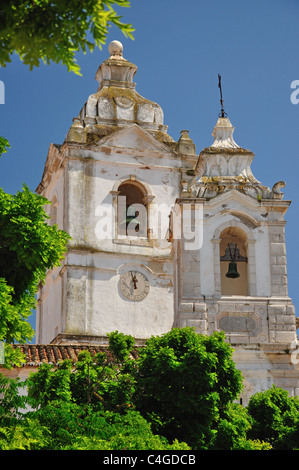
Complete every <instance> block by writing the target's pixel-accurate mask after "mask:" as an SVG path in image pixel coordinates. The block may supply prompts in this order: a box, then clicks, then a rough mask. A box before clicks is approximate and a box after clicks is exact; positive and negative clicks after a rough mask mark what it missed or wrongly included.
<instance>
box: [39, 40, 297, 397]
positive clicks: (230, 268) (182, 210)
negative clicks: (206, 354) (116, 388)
mask: <svg viewBox="0 0 299 470" xmlns="http://www.w3.org/2000/svg"><path fill="white" fill-rule="evenodd" d="M122 49H123V48H122V45H121V44H120V43H119V42H118V41H113V42H112V43H111V44H110V46H109V52H110V57H109V58H108V59H107V60H105V61H104V62H103V63H102V64H101V65H100V67H99V69H98V71H97V74H96V79H97V80H98V82H99V88H98V90H97V92H96V93H94V94H92V95H90V96H89V97H88V99H87V101H86V103H85V104H84V106H83V107H82V110H81V112H80V113H79V116H78V117H76V118H74V119H73V124H72V126H71V127H70V129H69V132H68V134H67V136H66V139H65V141H64V142H63V144H62V145H54V144H52V145H51V146H50V149H49V153H48V157H47V161H46V165H45V170H44V174H43V177H42V181H41V183H40V185H39V187H38V189H37V191H38V192H39V193H40V194H43V195H44V196H45V197H46V198H47V199H49V200H50V201H51V202H52V205H51V206H50V208H49V215H50V216H51V219H50V223H57V225H58V227H59V228H61V229H64V230H65V231H67V232H68V233H69V234H70V235H71V237H72V240H71V242H70V244H69V248H68V253H67V255H66V258H65V260H64V262H63V264H62V266H61V267H59V268H56V269H54V270H53V271H51V272H49V273H48V274H47V277H46V282H45V284H44V285H43V286H41V287H40V290H39V297H38V308H37V328H36V330H37V331H36V333H37V334H36V336H37V342H38V343H44V344H47V343H51V342H52V343H60V344H62V343H63V344H70V343H81V344H82V343H102V342H103V341H104V340H105V338H106V334H107V333H108V332H111V331H114V330H118V331H120V332H123V333H126V334H131V335H133V336H134V337H135V338H136V341H137V342H138V340H139V339H140V340H144V339H145V338H148V337H149V336H151V335H160V334H163V333H165V332H167V331H169V330H170V329H171V328H173V327H184V326H187V325H189V326H192V327H195V328H196V331H197V332H198V333H204V334H212V333H213V332H214V331H217V330H222V331H224V332H225V335H226V338H227V341H229V342H230V343H231V344H232V346H233V348H234V359H235V361H236V363H237V366H238V368H239V369H240V370H241V371H242V373H243V376H244V378H245V385H246V386H245V390H244V394H243V403H244V404H246V403H247V401H248V397H249V396H250V395H251V394H253V393H255V392H256V391H260V390H262V389H266V388H269V387H270V386H271V385H272V384H275V385H277V386H280V387H282V388H284V389H286V390H288V391H289V392H290V393H291V394H293V395H299V373H298V366H297V364H296V362H299V361H298V360H297V356H296V354H297V353H296V351H297V347H298V344H297V343H298V341H297V336H296V317H295V311H294V306H293V304H292V300H291V299H290V298H289V296H288V286H287V268H286V245H285V220H284V215H285V213H286V211H287V209H288V207H289V205H290V202H289V201H285V200H283V194H282V193H281V191H280V190H281V188H282V187H283V186H284V183H283V182H281V181H279V182H278V183H276V184H275V185H274V186H273V188H272V189H270V188H268V187H265V186H263V185H262V184H261V183H260V182H259V181H258V180H257V179H256V178H255V177H254V176H253V174H252V172H251V163H252V160H253V157H254V154H253V153H252V152H251V151H249V150H246V149H244V148H241V147H239V146H238V145H237V144H236V142H235V141H234V138H233V131H234V128H233V126H232V124H231V122H230V120H229V119H228V117H226V115H225V113H224V112H222V113H221V115H220V117H219V119H218V121H217V123H216V126H215V128H214V131H213V137H214V142H213V143H212V145H211V146H210V147H208V148H205V149H204V150H203V151H202V152H201V153H200V154H199V156H196V155H195V146H194V144H193V142H192V140H191V139H190V137H189V135H188V131H185V130H184V131H181V136H180V138H179V140H178V141H177V142H175V141H174V140H173V139H172V138H171V137H170V136H169V135H168V134H167V126H165V125H164V123H163V111H162V109H161V107H160V106H159V105H158V104H156V103H154V102H152V101H149V100H147V99H145V98H143V97H142V96H141V95H140V94H138V93H137V91H136V90H135V83H133V78H134V75H135V73H136V71H137V67H136V65H134V64H132V63H131V62H129V61H128V60H126V59H124V57H123V54H122ZM222 111H223V110H222ZM294 354H295V355H294ZM298 357H299V355H298ZM294 359H295V360H294Z"/></svg>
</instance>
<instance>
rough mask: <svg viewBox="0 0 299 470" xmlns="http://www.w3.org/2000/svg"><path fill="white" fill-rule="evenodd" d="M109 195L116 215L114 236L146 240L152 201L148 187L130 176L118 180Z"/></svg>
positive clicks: (152, 197)
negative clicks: (111, 197)
mask: <svg viewBox="0 0 299 470" xmlns="http://www.w3.org/2000/svg"><path fill="white" fill-rule="evenodd" d="M111 194H112V196H113V205H114V209H115V214H116V220H115V222H116V236H117V237H133V238H136V237H138V238H143V239H144V238H148V234H149V206H150V203H151V201H152V200H153V199H154V196H153V195H152V193H151V191H150V188H149V186H148V185H147V184H144V183H143V182H141V181H139V180H137V179H136V177H135V176H134V175H130V176H129V177H126V178H122V179H121V180H119V181H118V182H117V183H116V184H115V185H114V187H113V190H112V191H111Z"/></svg>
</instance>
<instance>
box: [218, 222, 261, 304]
mask: <svg viewBox="0 0 299 470" xmlns="http://www.w3.org/2000/svg"><path fill="white" fill-rule="evenodd" d="M212 243H213V245H214V283H215V286H214V287H215V288H214V292H215V295H216V296H217V297H221V296H222V295H241V296H255V295H256V258H255V237H254V233H253V230H252V229H251V228H250V227H248V224H244V223H242V222H241V221H239V220H235V219H233V220H231V221H228V222H225V223H223V224H221V225H220V226H219V227H218V228H217V229H216V230H215V232H214V236H213V239H212ZM229 243H232V244H233V245H232V248H233V249H234V246H235V244H237V248H238V249H239V253H240V256H242V257H243V258H245V259H246V261H245V260H243V261H240V262H238V261H237V270H238V272H239V274H240V278H236V279H227V278H226V276H225V274H226V273H227V271H228V268H229V260H224V259H221V258H223V257H224V256H225V250H226V249H228V245H229ZM233 253H234V252H233ZM230 281H231V282H230ZM236 281H237V282H236Z"/></svg>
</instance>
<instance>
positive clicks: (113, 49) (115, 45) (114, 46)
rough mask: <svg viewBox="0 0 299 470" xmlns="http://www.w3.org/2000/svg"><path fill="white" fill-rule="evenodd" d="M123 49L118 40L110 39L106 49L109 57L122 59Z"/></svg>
mask: <svg viewBox="0 0 299 470" xmlns="http://www.w3.org/2000/svg"><path fill="white" fill-rule="evenodd" d="M123 49H124V48H123V45H122V43H121V42H120V41H116V40H115V41H111V42H110V44H109V46H108V50H109V52H110V59H117V60H124V58H123Z"/></svg>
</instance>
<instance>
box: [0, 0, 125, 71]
mask: <svg viewBox="0 0 299 470" xmlns="http://www.w3.org/2000/svg"><path fill="white" fill-rule="evenodd" d="M115 5H117V6H120V7H129V6H130V2H129V0H85V1H84V2H82V1H81V0H72V1H71V2H70V1H69V0H57V1H53V0H51V1H50V0H10V1H6V2H2V4H1V8H0V66H2V67H5V66H6V64H7V63H8V62H10V61H11V55H12V53H13V52H16V53H17V54H18V55H19V57H20V59H21V60H22V61H23V63H24V64H26V65H29V67H30V70H32V69H33V67H38V66H39V64H40V60H42V61H43V62H44V63H46V64H50V62H54V63H56V64H57V63H62V64H63V65H65V66H66V67H67V69H68V70H69V71H72V72H75V73H76V74H80V67H79V65H78V64H77V62H76V59H75V52H76V51H79V50H82V51H83V52H84V53H85V52H86V51H87V50H90V51H92V50H93V49H94V47H95V46H99V47H101V45H102V44H103V43H105V40H106V36H107V34H108V28H109V27H110V26H111V25H114V26H116V27H118V28H119V30H120V31H121V32H122V33H123V34H124V35H125V36H126V37H131V38H132V39H133V36H132V32H133V31H134V29H133V28H132V26H131V25H130V24H126V23H123V22H122V21H121V16H120V15H118V14H117V12H116V11H115V9H114V6H115Z"/></svg>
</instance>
